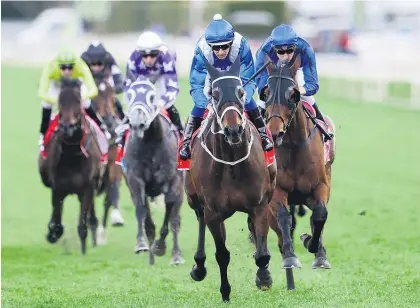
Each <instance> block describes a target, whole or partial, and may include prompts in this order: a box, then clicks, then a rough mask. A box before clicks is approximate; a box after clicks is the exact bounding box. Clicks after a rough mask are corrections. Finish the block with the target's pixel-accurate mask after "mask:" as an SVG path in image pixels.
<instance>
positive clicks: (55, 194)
mask: <svg viewBox="0 0 420 308" xmlns="http://www.w3.org/2000/svg"><path fill="white" fill-rule="evenodd" d="M65 197H66V195H65V194H63V193H60V192H59V191H57V190H56V189H53V190H52V206H53V211H52V215H51V220H50V222H49V224H48V234H47V241H48V242H50V243H51V244H53V243H55V242H57V241H58V240H59V239H60V237H61V236H62V235H63V233H64V226H63V225H62V223H61V218H62V213H63V202H64V198H65Z"/></svg>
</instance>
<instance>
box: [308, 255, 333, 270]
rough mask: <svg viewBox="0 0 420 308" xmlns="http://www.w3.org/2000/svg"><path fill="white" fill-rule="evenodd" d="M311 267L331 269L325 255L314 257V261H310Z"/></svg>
mask: <svg viewBox="0 0 420 308" xmlns="http://www.w3.org/2000/svg"><path fill="white" fill-rule="evenodd" d="M312 268H313V269H317V268H323V269H331V264H330V262H329V261H328V259H327V258H326V257H316V258H315V259H314V262H312Z"/></svg>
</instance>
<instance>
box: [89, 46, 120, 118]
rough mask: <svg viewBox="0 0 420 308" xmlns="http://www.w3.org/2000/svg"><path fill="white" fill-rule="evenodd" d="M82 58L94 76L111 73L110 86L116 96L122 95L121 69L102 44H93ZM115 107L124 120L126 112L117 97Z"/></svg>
mask: <svg viewBox="0 0 420 308" xmlns="http://www.w3.org/2000/svg"><path fill="white" fill-rule="evenodd" d="M81 58H82V59H83V60H84V61H85V62H86V64H87V65H89V68H90V71H91V72H92V74H93V76H95V75H96V74H101V73H105V72H106V73H108V72H110V73H111V74H112V75H111V76H110V78H109V80H108V82H109V84H110V85H111V86H113V88H114V90H115V94H120V93H122V91H123V77H122V72H121V69H120V68H119V66H118V64H117V62H116V61H115V59H114V57H113V56H112V55H111V53H110V52H109V51H107V50H106V49H105V47H104V46H103V44H102V43H101V42H98V41H93V42H91V44H90V45H89V47H88V48H87V50H86V51H85V52H83V53H82V55H81ZM115 107H116V111H117V114H118V117H119V118H120V119H121V120H122V119H124V117H125V114H124V110H123V107H122V105H121V103H120V101H119V99H118V97H117V96H115Z"/></svg>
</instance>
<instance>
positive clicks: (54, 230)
mask: <svg viewBox="0 0 420 308" xmlns="http://www.w3.org/2000/svg"><path fill="white" fill-rule="evenodd" d="M63 233H64V228H63V225H56V224H54V223H51V224H49V225H48V234H47V241H48V242H50V243H51V244H54V243H56V242H57V241H58V240H59V239H60V237H61V236H62V235H63Z"/></svg>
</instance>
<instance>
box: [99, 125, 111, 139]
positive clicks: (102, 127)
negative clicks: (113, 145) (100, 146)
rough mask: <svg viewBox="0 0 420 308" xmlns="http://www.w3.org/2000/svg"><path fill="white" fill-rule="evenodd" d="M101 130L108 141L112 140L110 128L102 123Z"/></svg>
mask: <svg viewBox="0 0 420 308" xmlns="http://www.w3.org/2000/svg"><path fill="white" fill-rule="evenodd" d="M101 130H102V131H103V132H104V134H105V137H106V139H107V140H109V139H111V134H110V133H109V131H108V127H107V126H106V124H105V123H102V124H101Z"/></svg>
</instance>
